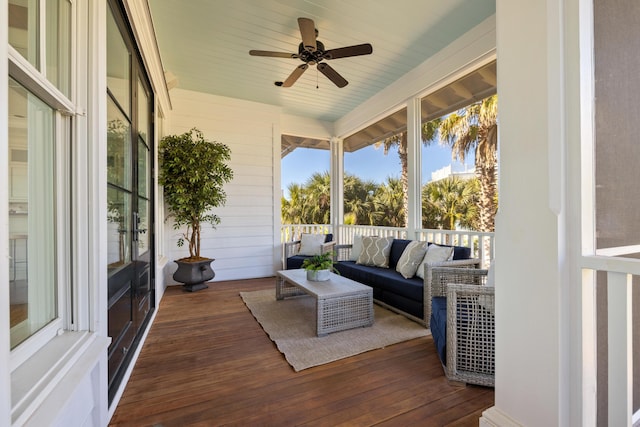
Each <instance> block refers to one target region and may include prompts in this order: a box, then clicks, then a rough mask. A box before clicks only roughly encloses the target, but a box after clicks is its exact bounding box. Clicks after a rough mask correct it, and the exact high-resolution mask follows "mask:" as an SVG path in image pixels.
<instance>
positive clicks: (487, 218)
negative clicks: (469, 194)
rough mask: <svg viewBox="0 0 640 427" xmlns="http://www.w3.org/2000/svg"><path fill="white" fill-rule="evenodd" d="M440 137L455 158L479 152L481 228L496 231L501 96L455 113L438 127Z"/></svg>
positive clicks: (477, 168)
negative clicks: (449, 147)
mask: <svg viewBox="0 0 640 427" xmlns="http://www.w3.org/2000/svg"><path fill="white" fill-rule="evenodd" d="M438 131H439V133H440V138H441V140H442V141H446V143H448V144H449V145H450V146H451V154H452V156H453V158H454V159H457V160H460V161H461V162H464V158H465V156H466V155H467V154H468V153H469V152H470V151H471V150H474V151H475V166H476V174H477V175H478V179H479V180H480V197H479V199H478V207H479V228H480V231H494V230H495V214H496V210H497V207H498V203H497V179H496V166H497V157H496V153H497V150H498V96H497V95H493V96H490V97H488V98H485V99H483V100H482V101H479V102H476V103H474V104H471V105H469V106H468V107H465V108H463V109H462V110H460V111H458V112H456V113H452V114H450V115H449V116H447V117H446V118H444V119H443V120H442V122H441V123H440V125H439V127H438Z"/></svg>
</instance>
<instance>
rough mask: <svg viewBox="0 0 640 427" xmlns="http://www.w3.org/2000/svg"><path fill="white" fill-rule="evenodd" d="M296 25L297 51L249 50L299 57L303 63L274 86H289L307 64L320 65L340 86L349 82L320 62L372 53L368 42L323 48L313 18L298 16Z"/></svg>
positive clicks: (255, 54) (255, 52)
mask: <svg viewBox="0 0 640 427" xmlns="http://www.w3.org/2000/svg"><path fill="white" fill-rule="evenodd" d="M298 26H299V28H300V35H301V36H302V43H300V44H299V45H298V53H297V54H295V53H284V52H270V51H264V50H250V51H249V55H252V56H270V57H275V58H292V59H296V58H298V59H300V60H301V61H302V62H304V64H302V65H299V66H298V67H297V68H296V69H295V70H293V72H292V73H291V75H289V77H287V79H286V80H285V81H283V82H281V81H276V82H275V85H276V86H282V87H290V86H292V85H293V83H295V82H296V80H297V79H298V78H299V77H300V76H301V75H302V73H303V72H304V71H305V70H306V69H307V68H308V66H309V65H316V64H318V65H322V67H320V66H319V67H318V68H319V69H320V72H321V73H322V74H324V75H325V76H326V77H327V78H328V79H329V80H331V81H332V82H333V83H334V84H335V85H336V86H338V87H340V88H342V87H345V86H346V85H347V84H348V83H349V82H347V80H346V79H345V78H344V77H342V76H341V75H340V74H339V73H338V72H337V71H336V70H334V69H333V68H331V67H330V66H328V65H327V64H324V63H323V64H320V62H321V61H323V60H327V61H328V60H331V59H337V58H348V57H350V56H360V55H369V54H371V53H373V48H372V46H371V45H370V44H369V43H364V44H359V45H355V46H346V47H341V48H337V49H329V50H325V47H324V44H323V43H322V42H321V41H319V40H317V37H318V29H317V28H315V24H314V22H313V20H311V19H309V18H298Z"/></svg>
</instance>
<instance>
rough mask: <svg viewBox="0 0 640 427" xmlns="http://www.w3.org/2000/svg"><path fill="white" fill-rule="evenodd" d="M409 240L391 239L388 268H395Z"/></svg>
mask: <svg viewBox="0 0 640 427" xmlns="http://www.w3.org/2000/svg"><path fill="white" fill-rule="evenodd" d="M409 243H411V240H405V239H393V242H392V243H391V251H389V269H391V270H395V269H396V265H398V261H400V257H401V256H402V253H403V252H404V250H405V248H406V247H407V245H408V244H409Z"/></svg>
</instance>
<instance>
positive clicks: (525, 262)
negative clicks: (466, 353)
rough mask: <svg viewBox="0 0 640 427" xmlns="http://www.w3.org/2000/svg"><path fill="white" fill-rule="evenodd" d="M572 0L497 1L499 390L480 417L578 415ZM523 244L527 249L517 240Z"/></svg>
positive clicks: (557, 420)
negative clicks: (573, 320)
mask: <svg viewBox="0 0 640 427" xmlns="http://www.w3.org/2000/svg"><path fill="white" fill-rule="evenodd" d="M572 1H573V0H565V1H562V2H544V1H543V2H512V1H508V0H498V1H497V2H496V22H497V30H496V34H497V40H496V46H497V57H498V58H499V59H498V96H499V103H500V106H499V115H500V125H499V138H500V144H501V145H500V209H499V212H498V214H497V216H496V233H495V247H496V254H495V255H496V272H495V274H496V278H495V281H496V319H495V320H496V358H495V362H496V389H495V390H496V391H495V406H494V407H492V408H490V409H488V410H487V411H485V412H484V414H483V417H482V418H481V420H480V425H481V426H516V425H525V426H565V425H582V424H581V423H579V422H576V421H577V420H576V419H575V418H572V414H571V413H570V405H569V403H570V401H569V397H570V372H571V370H572V365H575V364H576V363H577V366H579V363H580V361H579V360H575V359H572V355H571V352H570V345H569V341H570V340H572V339H573V338H572V337H573V335H575V334H579V333H580V332H579V331H575V330H572V329H570V327H569V321H568V319H569V317H570V314H571V313H573V309H574V307H575V305H576V304H579V301H576V302H572V301H571V299H570V298H568V297H567V294H568V293H569V289H570V287H571V286H575V285H576V284H575V283H574V284H572V283H571V280H572V278H571V276H570V275H569V274H568V272H570V266H571V259H570V258H571V257H570V254H571V251H572V250H574V249H573V248H574V247H579V246H580V245H579V241H578V242H577V244H576V241H575V240H576V239H575V237H573V238H572V240H571V241H568V240H567V239H568V234H569V233H568V232H567V227H568V225H567V224H571V223H575V220H573V219H572V218H571V217H570V216H568V215H567V205H568V204H567V198H568V197H571V196H572V195H571V194H569V192H567V180H568V179H569V178H570V177H568V173H567V166H566V164H567V158H566V155H565V153H566V152H567V150H568V140H567V132H573V131H574V130H575V127H574V128H572V126H575V123H577V122H575V121H574V122H572V121H570V120H568V118H567V117H566V116H565V112H566V110H565V105H564V103H565V101H566V99H568V97H571V96H573V97H575V93H570V91H569V89H573V88H574V82H575V80H576V79H575V78H574V79H573V81H567V80H565V79H564V73H565V67H566V66H567V63H568V62H569V61H568V59H567V58H569V59H571V58H573V57H574V56H575V57H577V56H578V55H577V52H576V50H577V45H575V46H569V45H568V44H565V40H564V37H566V35H567V31H568V29H567V27H566V26H565V25H566V22H568V21H569V16H567V15H563V11H567V10H569V9H566V6H567V5H568V4H570V3H572ZM525 46H526V48H525ZM564 49H567V51H564ZM569 49H573V51H569ZM565 61H566V62H565ZM576 74H577V73H576ZM565 97H567V98H565ZM573 99H575V98H573ZM523 188H526V189H527V190H526V197H523V192H522V191H523ZM522 247H527V248H531V250H525V251H520V250H516V248H522ZM525 253H526V255H525ZM572 420H573V422H572Z"/></svg>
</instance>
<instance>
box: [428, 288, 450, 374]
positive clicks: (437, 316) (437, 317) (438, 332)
mask: <svg viewBox="0 0 640 427" xmlns="http://www.w3.org/2000/svg"><path fill="white" fill-rule="evenodd" d="M430 325H431V336H432V337H433V343H434V344H435V345H436V350H437V351H438V356H439V357H440V361H441V362H442V364H443V365H444V364H446V363H447V298H446V297H434V298H432V299H431V319H430Z"/></svg>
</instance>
